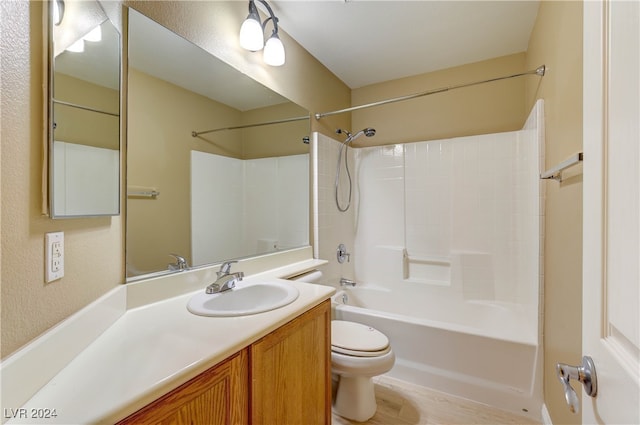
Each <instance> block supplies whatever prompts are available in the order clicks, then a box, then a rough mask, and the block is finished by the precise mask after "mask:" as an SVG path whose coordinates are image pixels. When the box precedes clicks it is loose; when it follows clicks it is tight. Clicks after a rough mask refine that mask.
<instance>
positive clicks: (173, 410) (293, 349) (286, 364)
mask: <svg viewBox="0 0 640 425" xmlns="http://www.w3.org/2000/svg"><path fill="white" fill-rule="evenodd" d="M330 315H331V304H330V300H326V301H324V302H323V303H322V304H320V305H318V306H316V307H314V308H312V309H311V310H309V311H307V312H305V313H303V314H301V315H300V316H298V317H296V318H295V319H293V320H291V321H290V322H288V323H287V324H285V325H283V326H281V327H280V328H278V329H276V330H275V331H273V332H271V333H270V334H268V335H266V336H265V337H263V338H262V339H260V340H258V341H256V342H255V343H253V344H252V345H250V346H249V347H247V348H245V349H243V350H242V351H240V352H238V353H236V354H234V355H233V356H231V357H229V358H228V359H226V360H224V361H223V362H222V363H218V364H217V365H215V366H213V367H212V368H210V369H208V370H207V371H205V372H203V373H202V374H200V375H198V376H196V377H195V378H193V379H192V380H190V381H188V382H186V383H185V384H183V385H181V386H180V387H178V388H176V389H175V390H173V391H171V392H169V393H168V394H166V395H164V396H162V397H161V398H159V399H158V400H156V401H154V402H152V403H151V404H149V405H147V406H145V407H144V408H142V409H141V410H139V411H137V412H135V413H134V414H132V415H131V416H128V417H127V418H125V419H123V420H122V421H120V422H119V423H118V425H124V424H126V425H133V424H136V425H138V424H176V425H180V424H207V425H209V424H211V425H217V424H225V425H227V424H228V425H231V424H252V425H254V424H255V425H257V424H264V425H272V424H301V425H321V424H326V425H329V424H330V423H331V328H330V323H331V318H330Z"/></svg>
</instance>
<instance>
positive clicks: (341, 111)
mask: <svg viewBox="0 0 640 425" xmlns="http://www.w3.org/2000/svg"><path fill="white" fill-rule="evenodd" d="M545 72H546V66H545V65H541V66H539V67H537V68H536V69H533V70H531V71H527V72H522V73H520V74H513V75H507V76H504V77H496V78H490V79H488V80H482V81H475V82H473V83H466V84H459V85H457V86H449V87H443V88H439V89H434V90H427V91H424V92H421V93H414V94H409V95H406V96H401V97H396V98H393V99H387V100H381V101H378V102H373V103H367V104H364V105H358V106H352V107H351V108H345V109H339V110H337V111H331V112H322V113H317V114H315V115H314V116H315V117H316V120H319V119H320V118H322V117H327V116H329V115H336V114H344V113H345V112H352V111H357V110H359V109H365V108H371V107H373V106H381V105H386V104H388V103H395V102H401V101H403V100H410V99H415V98H417V97H422V96H429V95H431V94H436V93H442V92H445V91H449V90H454V89H460V88H463V87H470V86H475V85H477V84H484V83H491V82H493V81H500V80H506V79H509V78H515V77H522V76H524V75H537V76H539V77H544V74H545Z"/></svg>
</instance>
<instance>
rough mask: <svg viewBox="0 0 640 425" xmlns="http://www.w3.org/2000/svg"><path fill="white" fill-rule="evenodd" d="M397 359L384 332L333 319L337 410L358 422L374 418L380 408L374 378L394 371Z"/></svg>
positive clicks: (338, 412)
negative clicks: (378, 407)
mask: <svg viewBox="0 0 640 425" xmlns="http://www.w3.org/2000/svg"><path fill="white" fill-rule="evenodd" d="M394 362H395V355H394V354H393V351H392V350H391V346H390V345H389V339H388V338H387V336H386V335H385V334H383V333H382V332H380V331H378V330H376V329H374V328H372V327H371V326H367V325H363V324H361V323H355V322H349V321H346V320H333V321H331V371H332V373H334V374H336V375H338V377H339V381H338V389H337V392H336V395H335V399H334V402H333V411H334V412H335V413H336V414H338V415H340V416H343V417H345V418H347V419H351V420H354V421H358V422H364V421H366V420H368V419H370V418H371V417H372V416H373V415H374V414H375V413H376V409H377V405H376V397H375V394H374V391H373V381H372V379H371V378H373V377H374V376H377V375H381V374H383V373H386V372H388V371H389V370H391V368H392V367H393V364H394Z"/></svg>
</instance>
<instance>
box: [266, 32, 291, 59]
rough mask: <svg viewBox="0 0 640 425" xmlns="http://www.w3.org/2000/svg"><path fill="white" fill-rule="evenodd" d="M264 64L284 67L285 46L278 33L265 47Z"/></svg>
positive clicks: (272, 36)
mask: <svg viewBox="0 0 640 425" xmlns="http://www.w3.org/2000/svg"><path fill="white" fill-rule="evenodd" d="M262 55H263V56H262V58H263V60H264V63H266V64H267V65H271V66H281V65H284V61H285V54H284V46H283V45H282V41H281V40H280V37H278V34H277V33H274V34H273V35H271V37H269V39H268V40H267V44H266V45H265V46H264V52H263V53H262Z"/></svg>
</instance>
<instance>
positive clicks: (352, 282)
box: [340, 277, 356, 286]
mask: <svg viewBox="0 0 640 425" xmlns="http://www.w3.org/2000/svg"><path fill="white" fill-rule="evenodd" d="M340 286H356V281H355V280H351V279H347V278H344V277H341V278H340Z"/></svg>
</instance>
